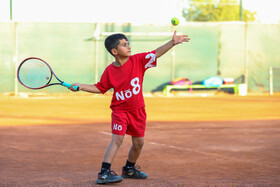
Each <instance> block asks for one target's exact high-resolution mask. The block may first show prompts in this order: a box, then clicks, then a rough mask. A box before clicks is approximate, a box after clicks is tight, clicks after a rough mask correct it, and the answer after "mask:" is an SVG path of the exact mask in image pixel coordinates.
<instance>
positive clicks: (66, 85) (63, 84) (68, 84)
mask: <svg viewBox="0 0 280 187" xmlns="http://www.w3.org/2000/svg"><path fill="white" fill-rule="evenodd" d="M71 85H72V84H70V83H67V82H63V83H62V86H65V87H67V88H71ZM73 88H74V89H75V90H76V91H79V86H73Z"/></svg>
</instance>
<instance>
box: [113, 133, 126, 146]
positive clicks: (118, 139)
mask: <svg viewBox="0 0 280 187" xmlns="http://www.w3.org/2000/svg"><path fill="white" fill-rule="evenodd" d="M123 138H124V137H123V136H119V135H118V136H114V137H113V139H112V143H113V144H114V145H116V146H118V147H120V146H121V145H122V142H123Z"/></svg>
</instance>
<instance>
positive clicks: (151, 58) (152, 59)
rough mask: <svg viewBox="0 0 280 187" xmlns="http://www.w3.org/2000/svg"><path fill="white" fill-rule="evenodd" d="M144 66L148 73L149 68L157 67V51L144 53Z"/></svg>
mask: <svg viewBox="0 0 280 187" xmlns="http://www.w3.org/2000/svg"><path fill="white" fill-rule="evenodd" d="M143 55H144V58H143V66H144V71H146V70H147V69H149V68H152V67H156V66H157V59H156V51H155V50H154V51H151V52H148V53H143Z"/></svg>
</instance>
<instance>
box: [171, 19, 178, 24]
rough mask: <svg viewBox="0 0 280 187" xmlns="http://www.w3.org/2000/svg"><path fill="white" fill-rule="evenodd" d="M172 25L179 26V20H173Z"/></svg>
mask: <svg viewBox="0 0 280 187" xmlns="http://www.w3.org/2000/svg"><path fill="white" fill-rule="evenodd" d="M171 23H172V25H174V26H176V25H178V24H179V19H178V18H172V20H171Z"/></svg>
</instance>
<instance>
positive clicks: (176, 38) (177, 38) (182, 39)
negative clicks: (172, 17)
mask: <svg viewBox="0 0 280 187" xmlns="http://www.w3.org/2000/svg"><path fill="white" fill-rule="evenodd" d="M172 40H173V44H174V45H177V44H181V43H183V42H189V40H190V38H188V35H177V31H176V30H175V31H174V34H173V37H172Z"/></svg>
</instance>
